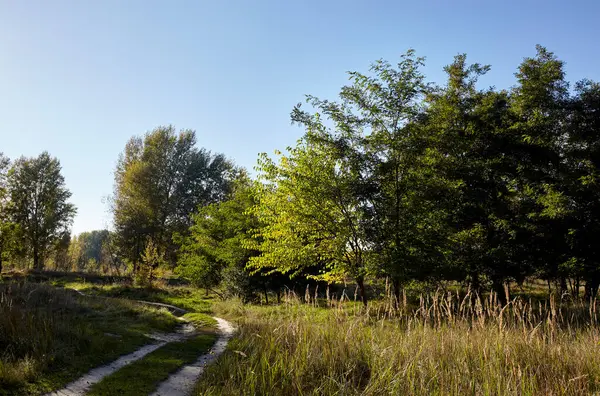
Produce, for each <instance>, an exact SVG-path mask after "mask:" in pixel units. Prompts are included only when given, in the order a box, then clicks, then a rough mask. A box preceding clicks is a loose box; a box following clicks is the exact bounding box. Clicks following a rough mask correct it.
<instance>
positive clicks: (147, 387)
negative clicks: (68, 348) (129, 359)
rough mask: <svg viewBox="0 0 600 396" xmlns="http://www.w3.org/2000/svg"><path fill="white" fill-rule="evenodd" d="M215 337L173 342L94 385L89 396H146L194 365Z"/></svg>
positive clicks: (207, 336) (198, 337) (203, 336)
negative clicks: (174, 374) (186, 366)
mask: <svg viewBox="0 0 600 396" xmlns="http://www.w3.org/2000/svg"><path fill="white" fill-rule="evenodd" d="M215 339H216V336H214V335H207V334H204V335H200V336H196V337H194V338H191V339H188V340H185V341H182V342H172V343H169V344H166V345H165V346H163V347H161V348H159V349H157V350H156V351H154V352H152V353H150V354H148V355H146V356H145V357H144V358H142V359H140V360H138V361H136V362H134V363H132V364H130V365H128V366H125V367H124V368H122V369H121V370H119V371H117V372H115V373H113V374H111V375H109V376H108V377H106V378H104V379H103V380H102V381H100V382H98V383H97V384H95V385H94V386H93V387H92V388H91V389H90V391H89V393H88V395H95V396H110V395H125V396H127V395H131V396H138V395H147V394H149V393H151V392H152V391H154V390H155V389H156V387H157V385H158V384H159V383H160V382H162V381H164V380H166V379H167V378H168V377H169V375H170V374H171V373H173V372H175V371H176V370H177V369H179V368H180V367H181V366H183V365H185V364H188V363H192V362H194V361H196V359H198V357H199V356H200V355H202V354H204V353H206V352H207V351H208V350H209V348H210V347H211V346H212V345H213V343H214V342H215Z"/></svg>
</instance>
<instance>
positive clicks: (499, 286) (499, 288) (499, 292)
mask: <svg viewBox="0 0 600 396" xmlns="http://www.w3.org/2000/svg"><path fill="white" fill-rule="evenodd" d="M492 288H493V290H494V292H495V293H496V297H497V298H498V302H499V303H500V305H506V303H507V302H508V301H506V294H505V293H504V282H502V281H501V280H500V279H494V280H493V281H492Z"/></svg>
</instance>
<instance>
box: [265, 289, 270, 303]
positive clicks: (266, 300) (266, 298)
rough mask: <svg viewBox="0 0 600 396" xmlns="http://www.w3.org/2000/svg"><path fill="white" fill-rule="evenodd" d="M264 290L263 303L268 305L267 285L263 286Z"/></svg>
mask: <svg viewBox="0 0 600 396" xmlns="http://www.w3.org/2000/svg"><path fill="white" fill-rule="evenodd" d="M264 290H265V304H267V305H269V293H268V291H267V287H266V286H265V287H264Z"/></svg>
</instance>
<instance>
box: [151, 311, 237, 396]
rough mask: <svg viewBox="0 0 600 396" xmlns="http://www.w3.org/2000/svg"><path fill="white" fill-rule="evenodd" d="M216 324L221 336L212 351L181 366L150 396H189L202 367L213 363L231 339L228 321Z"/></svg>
mask: <svg viewBox="0 0 600 396" xmlns="http://www.w3.org/2000/svg"><path fill="white" fill-rule="evenodd" d="M215 320H216V321H217V322H218V326H219V330H220V331H221V336H220V337H219V339H218V340H217V342H216V343H215V345H213V347H212V349H211V350H210V351H209V352H208V353H206V354H204V355H202V356H200V357H199V358H198V360H196V361H195V362H194V363H192V364H190V365H187V366H183V367H182V368H181V369H179V370H178V371H177V372H175V373H174V374H172V375H171V376H170V377H169V378H168V379H167V380H166V381H164V382H162V383H161V384H160V385H159V386H158V388H157V389H156V391H155V392H154V393H152V394H151V396H189V395H191V393H192V391H193V390H194V385H195V384H196V381H197V380H198V377H199V376H200V375H201V374H202V372H203V371H204V367H205V366H206V365H208V364H210V363H212V362H214V361H215V360H216V359H217V358H218V357H219V356H220V355H221V354H222V353H223V352H225V348H226V347H227V343H228V342H229V339H230V338H231V337H232V335H233V332H234V328H233V326H232V325H231V323H229V322H228V321H226V320H224V319H221V318H215Z"/></svg>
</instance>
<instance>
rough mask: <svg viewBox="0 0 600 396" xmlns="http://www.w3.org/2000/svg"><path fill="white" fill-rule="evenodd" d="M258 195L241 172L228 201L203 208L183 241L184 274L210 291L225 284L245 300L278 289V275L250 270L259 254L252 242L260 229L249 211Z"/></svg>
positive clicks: (182, 269) (230, 291)
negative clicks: (255, 232)
mask: <svg viewBox="0 0 600 396" xmlns="http://www.w3.org/2000/svg"><path fill="white" fill-rule="evenodd" d="M254 195H255V192H254V188H253V183H252V182H251V180H250V179H249V178H248V176H247V175H246V173H245V172H240V173H239V175H238V176H237V177H236V179H235V181H234V184H233V188H232V192H231V193H230V195H229V196H228V199H227V200H225V201H223V202H219V203H214V204H211V205H208V206H205V207H201V208H200V209H199V211H198V213H196V214H195V215H194V225H193V226H192V227H191V229H190V235H189V236H188V237H186V238H182V239H180V240H179V243H180V244H181V250H180V252H181V253H180V257H179V266H178V268H177V269H178V272H179V273H180V274H182V275H183V276H184V277H185V278H187V279H189V280H191V281H192V282H193V283H194V284H195V285H196V286H198V287H203V288H206V289H207V290H209V289H212V290H214V288H215V287H216V286H218V285H220V284H223V286H224V289H225V291H226V293H228V294H231V295H237V296H240V297H242V299H244V300H245V301H248V300H251V299H253V296H254V293H255V292H257V291H260V292H265V296H266V295H267V294H266V293H267V291H268V290H269V289H271V288H274V289H276V288H277V286H278V283H277V282H276V280H278V277H277V275H274V274H262V273H260V272H259V273H252V272H251V270H250V269H248V268H247V265H248V262H249V260H250V258H251V257H253V256H256V255H257V254H258V251H256V250H255V249H253V248H252V246H251V244H249V243H248V240H249V239H250V237H251V235H250V232H252V231H253V230H256V229H258V228H259V227H260V225H259V223H258V219H257V218H256V216H254V215H253V214H252V213H250V212H249V210H250V208H251V207H252V206H253V205H254ZM276 291H277V290H276ZM267 301H268V297H267Z"/></svg>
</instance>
